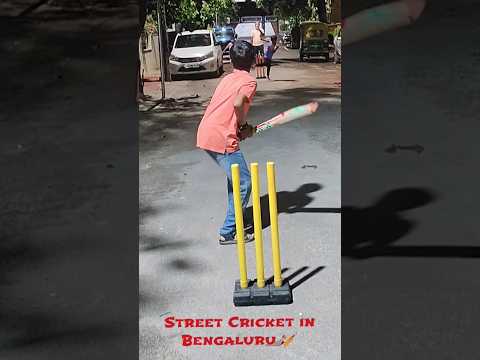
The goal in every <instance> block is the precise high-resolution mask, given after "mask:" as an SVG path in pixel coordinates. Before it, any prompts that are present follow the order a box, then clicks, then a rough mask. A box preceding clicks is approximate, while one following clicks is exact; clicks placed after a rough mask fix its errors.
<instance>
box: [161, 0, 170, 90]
mask: <svg viewBox="0 0 480 360" xmlns="http://www.w3.org/2000/svg"><path fill="white" fill-rule="evenodd" d="M162 15H163V17H162V19H163V29H164V30H165V39H166V40H167V43H166V44H165V45H166V46H165V47H166V48H167V51H166V53H165V54H164V55H167V54H168V55H170V51H171V50H172V49H170V43H169V40H168V39H169V38H168V32H167V12H166V10H165V0H162ZM163 58H164V59H165V60H167V56H164V57H163ZM165 60H164V61H165ZM167 64H168V60H167ZM163 70H164V71H165V80H167V81H170V72H169V70H168V65H167V66H165V69H163Z"/></svg>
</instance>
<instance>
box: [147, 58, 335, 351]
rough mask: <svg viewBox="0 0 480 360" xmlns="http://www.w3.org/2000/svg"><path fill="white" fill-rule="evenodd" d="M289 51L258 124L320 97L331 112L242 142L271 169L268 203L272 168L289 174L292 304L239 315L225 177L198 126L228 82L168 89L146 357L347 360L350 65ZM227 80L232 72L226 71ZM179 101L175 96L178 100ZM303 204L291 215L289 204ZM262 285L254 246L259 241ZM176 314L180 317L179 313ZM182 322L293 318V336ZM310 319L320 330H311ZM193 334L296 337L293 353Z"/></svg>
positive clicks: (154, 122)
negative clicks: (190, 340)
mask: <svg viewBox="0 0 480 360" xmlns="http://www.w3.org/2000/svg"><path fill="white" fill-rule="evenodd" d="M297 55H298V54H296V51H294V50H291V51H290V52H285V51H284V50H281V51H280V52H279V53H278V56H277V63H276V64H275V66H273V67H272V79H273V80H272V81H268V80H259V81H258V91H257V96H256V98H255V100H254V104H253V105H252V108H251V110H250V113H249V122H250V123H252V124H256V123H259V122H261V121H264V120H266V119H268V118H269V117H271V116H273V115H275V114H277V113H278V112H280V111H282V110H286V109H288V108H290V107H292V106H295V105H299V104H303V103H306V102H308V101H310V100H317V101H319V102H320V108H319V111H318V112H317V113H316V114H315V115H313V116H311V117H309V118H305V119H301V120H298V121H296V122H293V123H290V124H287V125H284V126H282V127H279V128H276V129H272V130H271V131H268V132H264V133H263V134H261V135H259V136H258V137H253V138H250V139H248V140H247V141H245V142H244V143H242V144H241V147H242V150H243V152H244V154H245V157H246V159H247V162H258V163H259V165H260V177H261V189H262V191H261V194H262V195H263V196H262V204H263V205H266V204H267V203H266V201H264V200H266V198H265V196H264V195H265V194H266V183H265V181H266V179H265V178H266V171H265V165H266V162H267V161H274V162H275V163H276V169H277V191H278V199H279V212H280V214H279V226H280V241H281V252H282V267H283V268H284V277H287V278H288V279H289V280H290V283H291V284H294V285H293V286H294V290H293V294H294V303H293V304H291V305H282V306H268V307H249V308H235V307H234V306H233V303H232V294H233V286H234V281H235V279H237V278H238V265H237V258H236V256H237V255H236V247H235V246H220V245H219V244H218V229H219V227H220V225H221V224H222V222H223V219H224V216H225V209H226V208H225V205H226V191H225V187H226V186H225V176H224V175H223V174H222V172H221V170H220V169H218V168H217V167H216V165H215V164H214V163H213V162H212V161H211V159H210V158H208V157H207V155H206V154H205V153H203V152H202V151H200V150H199V149H196V148H195V137H196V128H197V125H198V123H199V121H200V119H201V116H202V113H203V111H204V109H205V106H206V105H207V104H208V101H209V98H210V96H211V94H212V93H213V90H214V88H215V85H216V84H217V83H218V81H219V79H216V78H200V79H198V78H195V79H186V80H182V81H176V82H171V83H167V88H166V93H167V97H168V98H171V100H169V101H166V102H162V103H158V102H155V99H158V98H159V94H160V92H159V87H158V84H154V83H151V84H147V87H146V93H147V95H149V96H151V98H150V101H147V102H145V103H144V104H143V105H142V106H141V119H140V162H139V167H140V169H139V172H140V259H139V282H140V289H139V294H140V314H139V316H140V358H141V359H143V360H147V359H159V358H163V359H205V358H211V359H248V358H251V357H252V356H255V357H256V358H259V359H267V358H268V359H270V358H271V357H272V356H275V357H276V358H278V359H313V358H321V359H328V360H330V359H331V360H338V359H340V214H339V211H338V210H339V208H340V165H341V163H340V92H341V89H340V86H339V82H340V71H341V70H340V69H341V65H334V64H332V63H328V64H324V63H323V62H322V61H321V60H319V61H312V62H310V63H303V64H299V63H298V62H297V61H296V56H297ZM226 70H227V72H228V71H229V68H228V67H226ZM172 99H173V100H172ZM292 207H293V208H295V211H294V212H291V213H287V212H286V211H287V209H288V208H290V209H291V208H292ZM264 221H265V224H264V227H265V230H264V232H263V234H264V246H265V249H264V251H265V271H266V276H267V277H269V276H271V275H272V265H271V257H270V253H271V247H270V234H269V226H268V221H266V219H265V218H264ZM247 258H248V267H249V276H250V278H253V277H254V268H255V262H254V245H253V243H251V244H247ZM167 313H168V314H167ZM172 315H173V316H175V317H181V318H208V317H215V318H225V319H227V318H228V317H230V316H233V315H238V316H242V317H249V318H252V317H255V318H258V317H292V318H295V319H296V322H297V323H296V324H295V326H294V327H292V328H287V329H282V328H278V329H265V328H255V329H240V330H239V329H229V328H228V327H222V328H218V329H191V331H190V330H187V329H177V328H173V329H166V328H165V326H164V323H163V321H164V319H165V317H166V316H172ZM301 317H309V318H315V319H316V323H315V327H314V328H313V329H312V328H304V327H303V328H300V327H299V326H298V321H299V319H300V318H301ZM181 334H193V335H199V336H216V335H228V336H244V335H267V336H272V335H276V336H278V337H281V336H282V335H294V334H296V337H295V338H294V341H293V342H292V344H291V345H290V346H289V347H288V348H284V347H278V348H272V347H268V346H259V347H248V346H246V347H238V348H235V351H234V352H232V351H231V348H230V347H222V346H217V347H211V346H196V347H183V346H181Z"/></svg>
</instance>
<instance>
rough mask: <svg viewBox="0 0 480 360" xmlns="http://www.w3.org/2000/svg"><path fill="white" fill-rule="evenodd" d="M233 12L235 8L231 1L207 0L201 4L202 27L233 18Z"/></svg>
mask: <svg viewBox="0 0 480 360" xmlns="http://www.w3.org/2000/svg"><path fill="white" fill-rule="evenodd" d="M235 12H236V6H235V3H234V2H233V0H208V1H203V2H202V8H201V10H200V17H201V19H202V21H203V23H204V25H208V24H211V23H213V22H215V23H217V22H221V21H223V20H224V19H225V18H227V17H233V15H234V13H235Z"/></svg>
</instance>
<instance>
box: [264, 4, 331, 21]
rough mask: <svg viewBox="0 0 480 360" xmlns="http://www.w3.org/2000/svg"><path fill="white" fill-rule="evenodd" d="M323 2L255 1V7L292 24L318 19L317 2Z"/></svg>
mask: <svg viewBox="0 0 480 360" xmlns="http://www.w3.org/2000/svg"><path fill="white" fill-rule="evenodd" d="M319 1H324V0H257V6H259V7H262V8H264V9H265V10H267V12H270V11H271V12H273V14H274V15H275V16H277V17H279V18H281V19H283V20H288V21H289V22H290V23H292V24H299V23H300V22H302V21H306V20H317V19H318V2H319Z"/></svg>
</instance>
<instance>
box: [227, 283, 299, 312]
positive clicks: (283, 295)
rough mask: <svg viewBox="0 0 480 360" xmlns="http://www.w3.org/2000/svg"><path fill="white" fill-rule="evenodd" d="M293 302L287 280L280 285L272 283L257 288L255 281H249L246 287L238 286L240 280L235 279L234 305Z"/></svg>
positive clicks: (284, 303)
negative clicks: (276, 285)
mask: <svg viewBox="0 0 480 360" xmlns="http://www.w3.org/2000/svg"><path fill="white" fill-rule="evenodd" d="M292 302H293V295H292V289H291V288H290V284H289V283H288V281H284V282H283V285H282V286H281V287H278V288H277V287H275V286H274V285H273V283H269V284H265V287H263V288H259V287H258V286H257V283H256V282H253V281H251V282H250V283H249V284H248V287H247V288H246V289H242V288H241V287H240V280H236V281H235V289H234V291H233V304H234V305H235V306H260V305H286V304H291V303H292Z"/></svg>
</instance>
